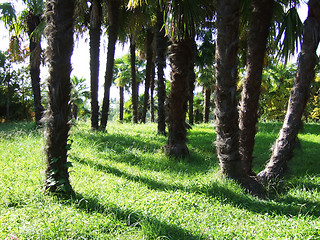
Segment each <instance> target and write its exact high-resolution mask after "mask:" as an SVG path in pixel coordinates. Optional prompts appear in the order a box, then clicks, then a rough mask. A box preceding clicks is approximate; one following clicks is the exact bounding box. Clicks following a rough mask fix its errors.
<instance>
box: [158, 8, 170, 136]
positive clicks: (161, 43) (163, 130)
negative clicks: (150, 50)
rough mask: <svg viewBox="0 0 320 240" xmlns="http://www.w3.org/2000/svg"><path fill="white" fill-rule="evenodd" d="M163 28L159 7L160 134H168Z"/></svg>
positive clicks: (165, 44)
mask: <svg viewBox="0 0 320 240" xmlns="http://www.w3.org/2000/svg"><path fill="white" fill-rule="evenodd" d="M162 26H163V12H161V11H160V6H158V11H157V33H156V54H157V55H156V65H157V71H158V133H159V134H162V135H165V134H166V114H165V107H164V102H165V100H166V88H165V78H164V71H163V70H164V68H165V67H166V52H167V39H166V38H165V31H164V28H163V27H162Z"/></svg>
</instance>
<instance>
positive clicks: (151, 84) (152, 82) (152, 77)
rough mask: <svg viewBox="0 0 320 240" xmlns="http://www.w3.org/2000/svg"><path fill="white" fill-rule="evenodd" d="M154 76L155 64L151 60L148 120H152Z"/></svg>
mask: <svg viewBox="0 0 320 240" xmlns="http://www.w3.org/2000/svg"><path fill="white" fill-rule="evenodd" d="M154 77H155V64H154V61H153V60H152V75H151V82H150V121H151V122H154V97H153V94H154Z"/></svg>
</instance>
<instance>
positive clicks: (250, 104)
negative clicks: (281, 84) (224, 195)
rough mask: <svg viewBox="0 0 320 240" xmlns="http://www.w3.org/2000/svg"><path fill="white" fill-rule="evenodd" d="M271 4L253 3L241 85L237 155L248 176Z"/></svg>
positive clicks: (266, 0) (269, 1) (267, 0)
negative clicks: (245, 65)
mask: <svg viewBox="0 0 320 240" xmlns="http://www.w3.org/2000/svg"><path fill="white" fill-rule="evenodd" d="M272 11H273V0H253V1H252V15H251V27H250V30H249V39H248V54H247V76H246V78H245V80H244V81H243V90H242V95H241V107H240V121H239V128H240V154H241V158H242V162H243V167H244V170H245V172H246V173H247V174H249V175H254V173H253V172H252V160H253V156H252V153H253V148H254V142H255V134H256V123H257V122H258V107H259V96H260V88H261V80H262V69H263V63H264V57H265V51H266V45H267V38H268V33H269V28H270V24H271V17H272Z"/></svg>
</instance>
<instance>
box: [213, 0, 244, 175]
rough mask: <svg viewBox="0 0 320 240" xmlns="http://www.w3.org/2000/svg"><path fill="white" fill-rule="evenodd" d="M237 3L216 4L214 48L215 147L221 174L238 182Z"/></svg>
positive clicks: (224, 2)
mask: <svg viewBox="0 0 320 240" xmlns="http://www.w3.org/2000/svg"><path fill="white" fill-rule="evenodd" d="M239 12H240V1H238V0H225V1H222V0H218V4H217V23H216V24H217V32H218V35H217V43H216V44H217V45H216V46H217V47H216V64H217V65H216V72H217V78H216V81H217V82H216V90H215V105H216V109H215V115H216V132H217V139H216V146H217V153H218V158H219V161H220V168H221V172H222V173H223V174H224V175H226V176H227V177H231V178H234V179H239V178H240V177H242V175H243V171H242V164H241V157H240V154H239V126H238V109H237V105H238V104H237V99H236V82H237V50H238V39H239V38H238V30H239V29H238V28H239V27H238V26H239Z"/></svg>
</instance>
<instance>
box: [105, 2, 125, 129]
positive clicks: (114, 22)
mask: <svg viewBox="0 0 320 240" xmlns="http://www.w3.org/2000/svg"><path fill="white" fill-rule="evenodd" d="M106 4H107V10H108V22H109V28H108V53H107V54H108V55H107V66H106V73H105V77H104V80H105V83H104V96H103V103H102V109H101V122H100V130H102V131H103V130H105V129H106V126H107V122H108V114H109V104H110V87H111V83H112V78H113V66H114V53H115V45H116V42H117V38H118V31H119V17H120V8H121V2H120V1H118V0H108V1H107V2H106Z"/></svg>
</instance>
